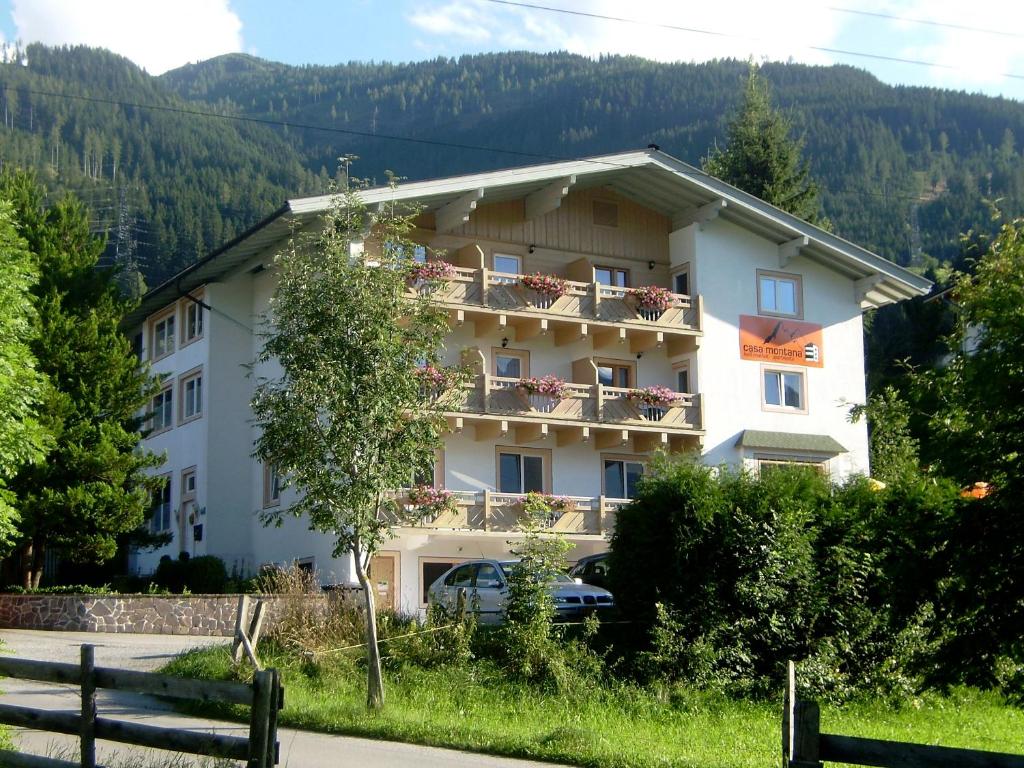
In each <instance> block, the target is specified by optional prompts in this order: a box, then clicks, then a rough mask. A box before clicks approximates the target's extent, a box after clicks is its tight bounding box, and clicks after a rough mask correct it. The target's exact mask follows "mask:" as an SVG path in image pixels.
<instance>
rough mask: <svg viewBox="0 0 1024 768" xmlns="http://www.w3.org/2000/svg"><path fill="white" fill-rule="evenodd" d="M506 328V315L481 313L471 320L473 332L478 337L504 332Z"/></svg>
mask: <svg viewBox="0 0 1024 768" xmlns="http://www.w3.org/2000/svg"><path fill="white" fill-rule="evenodd" d="M507 328H508V315H506V314H504V313H502V314H498V315H482V316H478V317H477V318H476V320H474V321H473V333H474V335H475V336H476V337H477V338H478V339H479V338H480V337H481V336H493V335H494V334H496V333H504V332H505V330H506V329H507Z"/></svg>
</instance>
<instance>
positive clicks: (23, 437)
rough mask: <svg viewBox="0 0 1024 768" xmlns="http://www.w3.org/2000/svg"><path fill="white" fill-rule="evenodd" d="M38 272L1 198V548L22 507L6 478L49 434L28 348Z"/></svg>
mask: <svg viewBox="0 0 1024 768" xmlns="http://www.w3.org/2000/svg"><path fill="white" fill-rule="evenodd" d="M38 279H39V271H38V269H37V268H36V265H35V262H34V261H33V259H32V256H31V254H30V253H29V252H28V248H27V247H26V245H25V241H24V240H22V239H21V238H20V237H19V236H18V232H17V230H16V229H15V225H14V217H13V216H12V213H11V205H10V203H8V202H6V201H2V202H0V552H3V551H4V550H6V548H7V547H8V546H9V545H10V544H11V542H12V541H13V539H14V537H15V535H16V532H17V530H16V524H17V522H18V517H17V511H16V509H15V507H14V505H13V502H14V496H13V494H12V493H11V492H10V491H9V490H7V482H8V481H9V480H10V479H11V478H12V477H13V475H14V474H15V473H16V472H17V471H18V470H19V469H20V468H21V467H22V466H23V465H25V464H28V463H30V462H33V461H38V460H39V459H40V458H42V456H43V452H44V450H45V448H46V445H47V441H48V438H49V435H48V434H47V432H46V430H45V429H44V428H43V426H42V425H41V424H40V423H39V420H38V419H37V418H36V413H35V410H36V405H37V403H38V402H39V399H40V398H41V397H42V396H43V393H44V392H45V384H46V380H45V378H44V377H43V376H42V375H41V374H40V373H39V372H38V371H37V370H36V360H35V356H34V355H33V354H32V350H31V348H30V346H29V342H30V340H31V339H32V336H33V332H34V325H33V318H34V317H35V314H34V311H33V308H32V296H31V289H32V286H33V285H34V284H35V283H36V281H37V280H38Z"/></svg>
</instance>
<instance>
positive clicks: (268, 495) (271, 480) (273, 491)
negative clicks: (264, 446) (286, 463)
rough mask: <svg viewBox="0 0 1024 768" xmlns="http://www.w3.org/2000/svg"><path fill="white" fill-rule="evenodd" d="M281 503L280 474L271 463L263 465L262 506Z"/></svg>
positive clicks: (273, 505)
mask: <svg viewBox="0 0 1024 768" xmlns="http://www.w3.org/2000/svg"><path fill="white" fill-rule="evenodd" d="M280 503H281V476H280V474H278V471H277V467H275V466H274V465H273V464H264V465H263V506H264V507H276V506H277V505H278V504H280Z"/></svg>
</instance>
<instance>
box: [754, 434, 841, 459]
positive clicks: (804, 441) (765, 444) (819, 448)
mask: <svg viewBox="0 0 1024 768" xmlns="http://www.w3.org/2000/svg"><path fill="white" fill-rule="evenodd" d="M736 447H737V448H751V449H754V450H762V451H785V452H787V453H820V454H824V455H827V456H838V455H839V454H840V453H846V448H844V447H843V445H842V444H841V443H840V442H839V441H838V440H836V439H835V438H832V437H829V436H828V435H806V434H800V433H796V432H768V431H764V430H760V429H745V430H743V431H742V432H741V433H740V436H739V439H737V440H736Z"/></svg>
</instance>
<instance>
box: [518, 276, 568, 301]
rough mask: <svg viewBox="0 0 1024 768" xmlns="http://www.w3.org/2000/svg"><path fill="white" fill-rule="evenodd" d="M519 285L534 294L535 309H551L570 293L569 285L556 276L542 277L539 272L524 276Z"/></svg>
mask: <svg viewBox="0 0 1024 768" xmlns="http://www.w3.org/2000/svg"><path fill="white" fill-rule="evenodd" d="M519 284H520V285H522V286H523V287H524V288H528V289H529V290H530V291H532V292H533V294H534V296H533V298H532V300H531V301H530V303H531V304H533V305H534V306H535V307H538V308H540V309H549V308H550V307H551V305H552V304H554V303H555V302H556V301H558V299H560V298H562V297H563V296H565V294H567V293H568V292H569V283H568V282H567V281H565V280H563V279H562V278H560V277H556V276H555V275H542V274H540V273H539V272H537V273H535V274H532V275H523V276H522V277H520V278H519Z"/></svg>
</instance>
